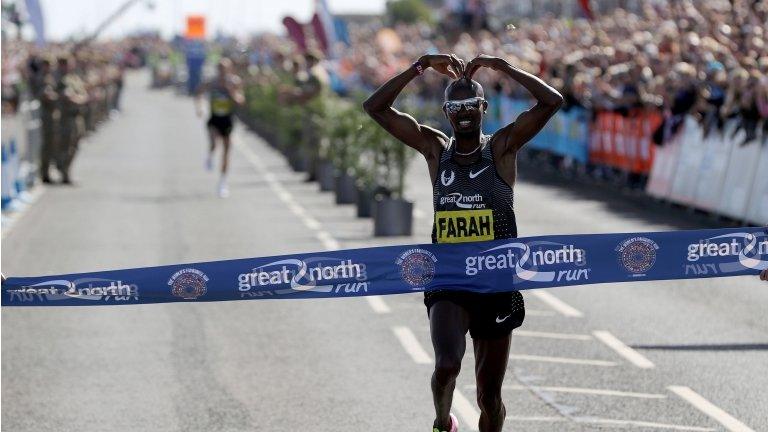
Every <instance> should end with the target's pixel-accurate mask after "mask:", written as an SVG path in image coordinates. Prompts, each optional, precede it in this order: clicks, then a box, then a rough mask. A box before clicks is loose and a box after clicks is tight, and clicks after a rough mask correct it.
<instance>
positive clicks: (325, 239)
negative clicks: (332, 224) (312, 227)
mask: <svg viewBox="0 0 768 432" xmlns="http://www.w3.org/2000/svg"><path fill="white" fill-rule="evenodd" d="M316 237H317V239H318V240H320V242H322V243H323V246H325V249H326V250H339V249H341V245H339V242H338V241H336V239H335V238H333V236H332V235H330V234H329V233H328V231H325V230H320V231H318V232H317V234H316Z"/></svg>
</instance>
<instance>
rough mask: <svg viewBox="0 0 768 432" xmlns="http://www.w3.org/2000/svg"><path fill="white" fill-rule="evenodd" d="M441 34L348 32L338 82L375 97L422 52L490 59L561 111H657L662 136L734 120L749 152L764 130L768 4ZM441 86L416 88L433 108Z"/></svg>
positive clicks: (647, 8)
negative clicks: (555, 94)
mask: <svg viewBox="0 0 768 432" xmlns="http://www.w3.org/2000/svg"><path fill="white" fill-rule="evenodd" d="M480 15H482V14H480ZM473 16H477V15H473ZM444 27H445V26H429V25H426V24H409V25H405V24H399V25H396V26H394V27H392V28H391V29H387V28H386V27H385V26H384V25H380V24H371V23H369V24H366V25H351V26H350V36H351V39H352V45H351V46H350V47H345V49H344V50H340V52H342V55H341V58H340V62H339V65H338V70H337V72H338V73H339V75H340V76H342V77H343V79H344V80H345V81H346V82H347V83H350V84H351V85H352V86H355V87H360V88H363V89H366V90H371V89H373V88H375V87H377V86H378V85H380V84H381V83H383V82H384V81H385V80H386V79H387V78H389V77H391V76H392V75H393V74H395V73H397V72H398V71H400V70H402V69H403V68H405V67H407V66H408V65H409V64H410V63H411V62H413V61H414V60H415V59H417V58H418V57H419V56H421V55H422V54H424V53H436V52H447V53H456V54H457V55H458V56H459V57H461V58H463V59H465V60H467V61H468V60H470V59H472V58H473V57H475V56H476V55H477V54H480V53H485V54H490V55H496V56H499V57H503V58H505V59H506V60H508V61H509V62H510V63H511V64H513V65H515V66H517V67H520V68H522V69H524V70H526V71H529V72H532V73H535V74H537V75H538V76H540V77H542V78H543V79H544V80H545V81H546V82H548V83H551V84H552V85H553V86H554V87H556V88H557V89H558V90H560V91H561V92H562V94H563V95H564V97H565V100H566V103H565V106H564V108H563V109H564V110H569V109H571V108H573V107H583V108H586V109H589V110H591V111H593V112H596V111H598V110H611V111H616V112H619V113H622V114H625V115H629V113H630V112H632V111H633V110H634V109H659V110H662V111H663V112H664V113H665V125H664V126H663V127H661V128H659V132H661V131H674V130H675V129H676V128H677V127H678V125H679V124H680V123H681V121H682V117H683V115H684V114H688V113H689V114H692V115H694V116H696V118H698V119H699V120H700V121H701V123H702V125H703V126H704V129H705V131H706V132H707V133H709V132H710V131H712V130H715V129H722V127H723V125H724V123H725V121H726V120H727V119H731V118H734V119H737V120H738V125H739V126H738V128H737V130H738V129H743V130H745V131H746V134H745V136H746V137H745V138H744V142H745V143H746V142H750V141H752V140H753V139H754V138H755V137H756V136H757V131H758V130H759V129H760V128H762V129H764V130H765V129H767V128H768V120H767V119H768V41H767V39H766V36H767V35H768V2H762V1H755V0H711V1H706V2H705V1H695V0H681V1H675V2H655V1H646V2H641V5H640V7H639V8H638V12H637V13H631V12H628V11H626V10H624V9H621V8H616V9H613V10H612V11H610V12H607V13H604V14H599V15H596V16H595V17H594V19H592V20H588V19H586V18H576V19H572V18H560V17H556V16H552V15H548V16H544V17H542V18H541V19H537V20H531V21H523V22H517V23H515V26H512V25H509V26H507V27H506V29H504V30H502V31H498V30H497V31H489V30H487V29H486V27H485V25H475V26H473V25H470V26H469V27H470V30H468V31H464V32H445V31H441V30H440V29H441V28H444ZM472 28H474V29H475V30H474V31H472ZM476 77H477V78H476V79H477V80H478V81H480V82H481V83H482V84H483V85H484V86H485V87H486V92H487V93H488V92H489V91H490V92H491V93H493V92H497V93H501V94H504V95H508V96H511V97H515V98H525V97H528V95H527V94H526V93H525V91H524V89H522V87H520V86H517V85H515V84H514V83H512V82H510V80H507V79H505V78H503V77H500V76H498V74H494V73H492V72H489V71H484V70H481V71H480V72H479V73H478V75H476ZM445 84H446V83H445V81H444V78H443V77H442V76H440V75H438V74H427V75H425V76H424V77H423V79H420V80H418V81H416V82H415V86H416V88H417V92H418V93H419V94H420V95H421V96H422V97H424V98H432V99H440V98H442V92H443V89H444V87H445ZM763 135H764V136H768V134H765V133H764V134H763ZM654 139H655V140H656V141H657V142H661V141H662V140H663V136H662V134H661V133H657V134H656V136H655V137H654Z"/></svg>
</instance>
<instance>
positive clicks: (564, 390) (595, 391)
mask: <svg viewBox="0 0 768 432" xmlns="http://www.w3.org/2000/svg"><path fill="white" fill-rule="evenodd" d="M464 388H467V389H475V388H476V386H475V385H467V386H464ZM503 389H504V390H528V389H535V390H541V391H545V392H550V393H575V394H588V395H596V396H615V397H628V398H637V399H666V398H667V395H665V394H656V393H635V392H625V391H619V390H606V389H593V388H584V387H552V386H537V385H532V386H528V387H526V386H522V385H508V386H504V387H503Z"/></svg>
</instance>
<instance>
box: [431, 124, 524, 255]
mask: <svg viewBox="0 0 768 432" xmlns="http://www.w3.org/2000/svg"><path fill="white" fill-rule="evenodd" d="M490 138H491V137H490V135H481V137H480V145H481V149H480V152H481V154H482V157H481V158H480V159H479V160H478V161H477V162H475V163H473V164H471V165H459V164H457V163H456V162H454V161H453V159H452V157H453V153H454V151H455V149H456V145H455V141H454V139H453V138H451V141H450V142H449V144H448V148H446V149H444V150H443V151H442V152H441V154H440V163H439V165H438V170H437V179H436V181H435V184H434V185H433V187H432V190H433V206H434V209H435V220H434V225H433V227H432V242H433V243H462V242H471V241H484V240H494V239H507V238H513V237H517V222H516V220H515V210H514V206H513V205H514V193H513V191H512V187H511V186H510V185H508V184H507V182H506V181H504V179H502V178H501V177H500V176H499V174H498V172H497V171H496V164H495V163H494V160H493V152H492V151H491V146H490V144H489V140H490Z"/></svg>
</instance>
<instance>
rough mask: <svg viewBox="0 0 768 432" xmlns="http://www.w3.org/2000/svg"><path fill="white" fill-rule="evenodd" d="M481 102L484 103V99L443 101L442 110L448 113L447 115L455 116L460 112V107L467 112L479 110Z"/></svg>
mask: <svg viewBox="0 0 768 432" xmlns="http://www.w3.org/2000/svg"><path fill="white" fill-rule="evenodd" d="M483 102H485V99H483V98H481V97H473V98H469V99H462V100H449V101H445V103H444V104H443V109H444V110H445V111H446V112H448V114H456V113H457V112H459V111H461V107H464V109H466V110H467V111H474V110H479V109H480V105H481V104H482V103H483Z"/></svg>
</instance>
